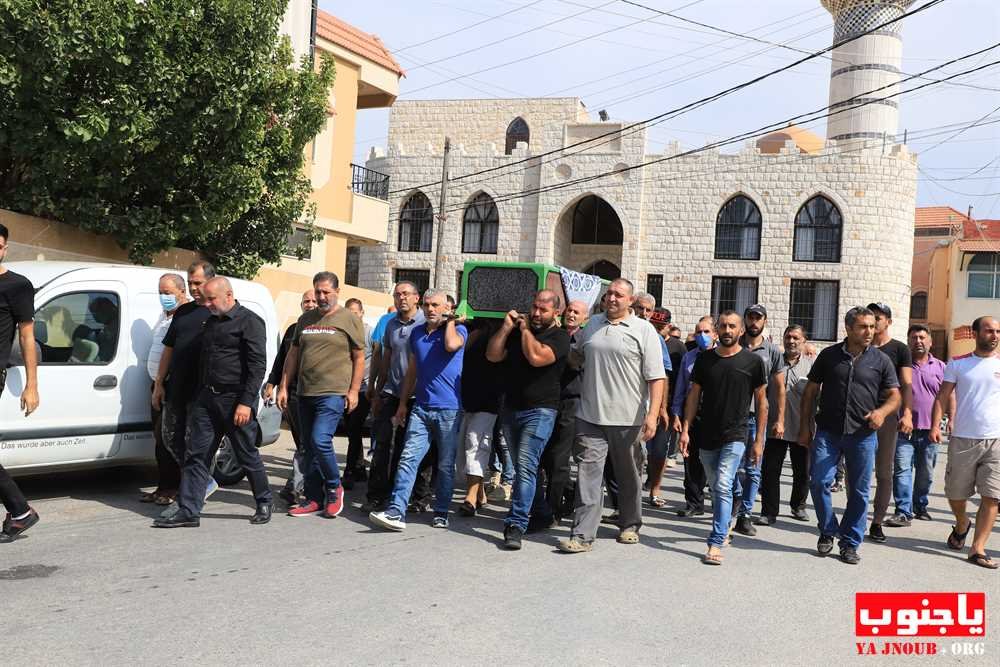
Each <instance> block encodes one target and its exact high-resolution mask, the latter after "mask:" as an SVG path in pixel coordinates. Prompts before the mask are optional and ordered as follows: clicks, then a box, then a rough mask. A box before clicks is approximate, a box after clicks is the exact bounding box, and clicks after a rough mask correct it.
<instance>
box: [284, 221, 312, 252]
mask: <svg viewBox="0 0 1000 667" xmlns="http://www.w3.org/2000/svg"><path fill="white" fill-rule="evenodd" d="M281 255H282V257H292V258H294V259H304V260H309V259H312V235H311V234H310V233H309V230H308V229H303V228H302V227H295V228H293V229H292V232H291V233H290V234H289V235H288V237H287V238H286V239H285V251H284V252H283V253H281Z"/></svg>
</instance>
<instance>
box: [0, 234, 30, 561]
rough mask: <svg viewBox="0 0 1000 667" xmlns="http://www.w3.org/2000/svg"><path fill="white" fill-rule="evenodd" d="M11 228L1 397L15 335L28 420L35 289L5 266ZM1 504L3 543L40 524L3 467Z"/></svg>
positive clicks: (1, 244)
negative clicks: (22, 364) (21, 364)
mask: <svg viewBox="0 0 1000 667" xmlns="http://www.w3.org/2000/svg"><path fill="white" fill-rule="evenodd" d="M9 235H10V233H9V232H8V231H7V227H5V226H4V225H2V224H0V393H2V392H3V390H4V388H5V385H6V382H7V364H9V363H10V351H11V347H12V346H13V344H14V335H15V332H16V334H17V337H18V343H19V344H20V346H21V357H22V358H23V359H24V390H23V391H22V392H21V409H22V410H24V416H25V417H27V416H28V415H30V414H31V413H32V412H34V411H35V410H36V409H37V408H38V353H37V350H36V349H35V328H34V318H35V288H34V287H33V286H32V285H31V281H30V280H28V279H27V278H25V277H24V276H22V275H21V274H19V273H14V272H13V271H8V270H7V269H6V268H5V267H4V266H3V260H4V259H6V257H7V238H8V237H9ZM0 502H2V503H3V506H4V507H6V508H7V516H6V517H5V518H4V521H3V531H2V532H0V542H13V541H14V540H15V539H17V536H18V535H20V534H21V533H23V532H24V531H26V530H28V529H29V528H31V527H32V526H34V525H35V524H36V523H38V513H37V512H36V511H35V510H33V509H32V508H31V507H30V506H29V505H28V501H27V500H26V499H25V497H24V494H23V493H21V489H19V488H18V487H17V484H16V483H15V482H14V480H13V479H11V476H10V474H8V473H7V471H6V470H4V469H3V466H2V465H0Z"/></svg>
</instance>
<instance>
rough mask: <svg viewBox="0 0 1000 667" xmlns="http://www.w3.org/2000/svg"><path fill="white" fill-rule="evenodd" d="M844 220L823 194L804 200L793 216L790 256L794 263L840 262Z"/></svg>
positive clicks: (838, 210)
mask: <svg viewBox="0 0 1000 667" xmlns="http://www.w3.org/2000/svg"><path fill="white" fill-rule="evenodd" d="M843 222H844V221H843V218H842V217H841V215H840V209H838V208H837V207H836V205H834V203H833V202H832V201H830V200H829V199H827V198H826V197H823V196H821V195H817V196H815V197H813V198H812V199H810V200H809V201H807V202H806V203H805V204H803V205H802V208H800V209H799V212H798V214H797V215H796V216H795V241H794V244H793V248H794V252H793V254H792V259H794V260H795V261H796V262H839V261H840V238H841V233H842V232H843V229H844V225H843Z"/></svg>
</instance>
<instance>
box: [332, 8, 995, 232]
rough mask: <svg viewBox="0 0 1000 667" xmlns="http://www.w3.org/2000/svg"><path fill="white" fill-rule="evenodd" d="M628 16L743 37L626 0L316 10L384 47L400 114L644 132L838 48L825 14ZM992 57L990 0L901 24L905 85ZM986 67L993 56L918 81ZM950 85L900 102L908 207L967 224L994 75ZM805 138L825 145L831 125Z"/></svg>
mask: <svg viewBox="0 0 1000 667" xmlns="http://www.w3.org/2000/svg"><path fill="white" fill-rule="evenodd" d="M636 1H637V2H639V3H640V4H642V5H645V6H646V7H651V8H653V9H657V10H661V11H670V12H671V13H675V14H677V15H678V16H681V17H683V18H687V19H691V20H693V21H698V22H700V23H703V24H707V25H710V26H714V27H716V28H721V29H724V30H728V31H730V32H733V33H737V34H738V35H740V36H741V37H735V36H730V35H727V34H724V33H720V32H717V31H714V30H712V29H710V28H706V27H700V26H696V25H692V24H689V23H685V22H682V21H678V20H676V19H674V18H671V17H665V16H663V15H660V14H656V13H655V12H652V11H648V10H646V9H643V8H641V7H637V6H635V5H631V4H629V3H627V2H623V1H622V0H368V1H367V2H359V1H358V0H349V1H344V0H338V1H334V0H320V3H319V4H320V7H321V8H322V9H324V10H325V11H328V12H330V13H332V14H334V15H336V16H338V17H339V18H341V19H343V20H345V21H347V22H348V23H351V24H353V25H354V26H356V27H358V28H360V29H361V30H364V31H366V32H372V33H375V34H376V35H378V36H379V37H380V38H381V39H382V41H383V42H384V43H385V44H386V46H387V47H388V48H389V49H390V51H392V53H393V55H394V56H395V57H396V59H397V60H398V61H399V62H400V63H401V64H402V66H403V69H404V70H406V72H407V75H406V77H405V78H404V79H403V80H402V81H401V84H400V96H399V99H455V98H484V97H488V98H495V97H545V96H556V97H580V98H581V99H582V100H583V102H584V103H585V104H586V105H587V108H588V109H589V110H590V112H591V113H592V114H593V115H594V116H595V120H596V115H597V111H598V110H600V109H606V110H607V111H608V113H609V115H610V117H611V118H612V119H613V120H622V121H637V120H642V119H644V118H648V117H651V116H654V115H656V114H659V113H662V112H664V111H666V110H669V109H673V108H677V107H680V106H682V105H684V104H686V103H688V102H692V101H695V100H698V99H701V98H703V97H705V96H707V95H712V94H714V93H717V92H719V91H722V90H724V89H726V88H729V87H731V86H733V85H736V84H739V83H743V82H745V81H748V80H750V79H753V78H755V77H757V76H760V75H762V74H764V73H766V72H768V71H771V70H774V69H777V68H780V67H783V66H785V65H788V64H791V63H792V62H795V61H796V60H798V59H800V58H802V57H804V55H805V54H803V53H801V52H799V51H796V50H793V49H800V50H804V51H808V52H813V51H818V50H820V49H822V48H825V47H827V46H829V45H830V44H831V42H832V40H833V23H832V19H831V17H830V15H829V14H828V13H827V12H826V10H824V9H823V7H822V5H821V4H820V2H819V0H636ZM925 2H926V0H917V2H916V3H915V4H914V5H913V7H911V9H913V8H915V7H918V6H920V5H922V4H924V3H925ZM500 15H502V16H500ZM491 17H498V18H491ZM480 22H482V23H481V24H480V25H476V26H473V27H470V26H472V24H476V23H480ZM522 33H523V34H522ZM752 38H756V39H758V40H764V41H765V42H772V43H779V44H784V45H785V47H790V48H782V47H780V46H773V45H771V44H768V43H761V42H759V41H753V39H752ZM998 43H1000V0H944V2H942V3H941V4H940V5H937V6H935V7H932V8H930V9H928V10H926V11H924V12H922V13H919V14H917V15H915V16H913V17H911V18H908V19H906V20H905V22H904V25H903V62H902V67H901V69H902V70H903V72H905V73H907V74H914V73H917V72H922V71H923V70H925V69H929V68H932V67H936V66H938V65H941V64H942V63H945V62H947V61H949V60H951V59H953V58H956V57H960V56H964V55H967V54H969V53H972V52H975V51H979V50H980V49H985V48H987V47H990V46H992V45H994V44H998ZM542 52H547V53H544V54H543V55H536V54H542ZM516 60H520V62H513V63H512V62H511V61H516ZM994 61H1000V44H998V46H997V48H994V49H992V50H989V51H987V52H985V53H983V54H982V55H978V56H975V57H972V58H969V59H967V60H963V61H962V62H959V63H955V64H952V65H948V66H946V67H944V68H943V69H940V70H938V71H935V72H933V73H930V74H927V76H928V77H936V78H942V77H945V76H948V75H950V74H955V73H958V72H962V71H964V70H967V69H971V68H974V67H980V66H982V65H987V64H989V63H992V62H994ZM483 70H487V71H483ZM466 75H469V76H466ZM829 75H830V61H829V60H827V59H824V58H816V59H813V60H811V61H809V62H806V63H803V64H801V65H798V66H796V67H794V68H792V69H790V70H788V71H786V72H783V73H781V74H778V75H775V76H773V77H771V78H769V79H767V80H765V81H762V82H760V83H756V84H754V85H752V86H749V87H747V88H745V89H744V90H741V91H739V92H737V93H734V94H732V95H729V96H727V97H724V98H722V99H719V100H717V101H715V102H713V103H711V104H709V105H707V106H703V107H700V108H698V109H695V110H692V111H690V112H688V113H685V114H683V115H681V116H679V117H677V118H674V119H671V120H669V121H667V122H665V123H662V124H660V125H657V126H656V127H653V128H651V129H650V130H649V132H648V134H647V136H648V142H649V145H648V146H647V151H648V152H651V153H659V152H661V151H662V150H663V147H664V146H665V145H666V144H667V143H668V142H670V141H679V142H680V143H681V145H682V146H684V147H688V148H696V147H699V146H702V145H704V144H705V143H707V142H709V141H713V140H719V139H722V138H726V137H730V136H733V135H737V134H740V133H741V132H746V131H749V130H753V129H756V128H758V127H761V126H765V125H768V124H770V123H775V122H778V121H782V120H784V119H787V118H791V117H793V116H795V115H797V114H801V113H805V112H810V111H813V110H816V109H820V108H822V107H824V106H825V105H826V104H827V101H828V94H829ZM955 82H956V83H958V82H960V83H962V84H964V85H961V86H959V85H948V84H935V85H931V86H929V87H928V88H926V89H924V90H920V91H916V92H913V93H910V94H904V95H902V96H901V97H900V98H898V101H899V103H900V123H899V131H900V133H902V132H903V131H904V130H906V131H907V132H908V145H909V147H910V150H912V151H914V152H916V153H918V154H919V155H920V161H919V164H920V170H921V171H920V180H919V183H918V193H917V203H918V205H922V206H935V205H938V206H952V207H954V208H956V209H958V210H960V211H963V212H965V211H966V209H967V208H968V207H969V206H972V207H973V216H974V217H976V218H984V219H985V218H996V217H1000V122H996V121H1000V64H998V65H996V66H991V67H988V68H986V69H983V70H981V71H979V72H976V73H972V74H968V75H964V76H962V77H959V78H957V79H955ZM923 83H926V81H925V80H915V81H913V82H912V83H909V84H906V86H907V87H912V86H916V85H920V84H923ZM977 121H978V122H979V123H980V124H979V125H977V126H974V127H964V126H967V125H970V124H972V123H976V122H977ZM991 121H993V122H991ZM388 122H389V110H384V109H377V110H366V111H362V112H360V113H359V114H358V126H357V134H356V138H357V143H356V145H355V161H361V162H363V161H364V159H365V156H366V155H367V153H368V150H369V149H370V147H372V146H382V147H384V146H385V144H386V135H387V134H388ZM804 126H805V127H808V128H809V129H811V130H813V131H815V132H816V133H817V134H819V135H821V136H824V135H825V132H826V121H825V120H819V121H816V122H814V123H811V124H805V125H804ZM952 126H953V127H952ZM736 149H738V146H736V147H733V148H730V149H728V150H736ZM724 150H727V149H724Z"/></svg>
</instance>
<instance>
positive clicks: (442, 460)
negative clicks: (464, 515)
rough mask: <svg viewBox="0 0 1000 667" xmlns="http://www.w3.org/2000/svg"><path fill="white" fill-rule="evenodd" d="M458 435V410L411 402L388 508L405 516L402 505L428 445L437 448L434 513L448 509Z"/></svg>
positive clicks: (403, 505)
mask: <svg viewBox="0 0 1000 667" xmlns="http://www.w3.org/2000/svg"><path fill="white" fill-rule="evenodd" d="M461 435H462V411H461V410H447V409H443V408H424V407H421V406H419V405H417V406H414V408H413V412H411V413H410V423H409V424H408V425H407V427H406V444H404V445H403V453H402V455H401V456H400V457H399V468H398V469H397V470H396V485H395V487H394V488H393V490H392V498H391V500H390V501H389V512H390V513H397V514H399V515H400V516H406V505H407V503H409V502H410V494H411V493H413V484H414V483H415V482H416V480H417V469H418V468H419V466H420V462H421V461H422V460H423V458H424V456H425V455H426V454H427V452H428V450H430V448H431V440H433V441H434V442H436V443H437V448H438V461H437V468H438V476H437V484H436V486H435V488H434V514H437V515H441V514H447V513H448V506H449V505H450V504H451V494H452V492H453V491H454V490H455V455H456V453H457V452H458V442H459V440H461Z"/></svg>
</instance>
